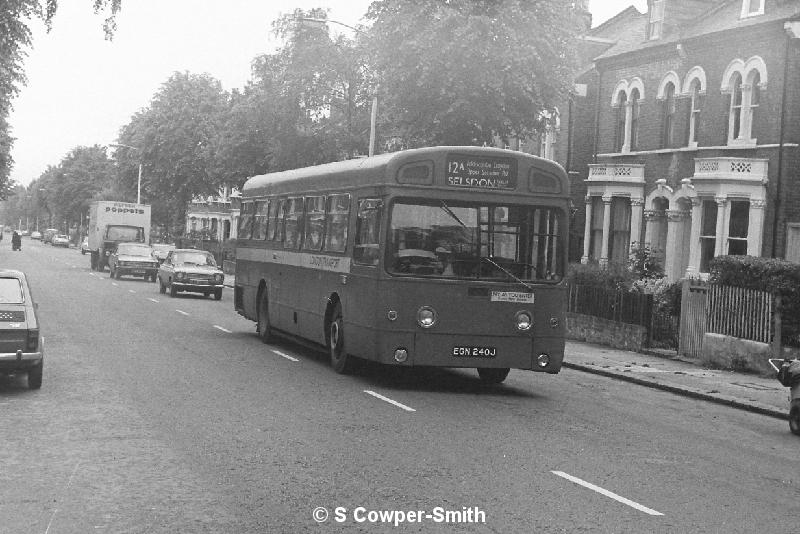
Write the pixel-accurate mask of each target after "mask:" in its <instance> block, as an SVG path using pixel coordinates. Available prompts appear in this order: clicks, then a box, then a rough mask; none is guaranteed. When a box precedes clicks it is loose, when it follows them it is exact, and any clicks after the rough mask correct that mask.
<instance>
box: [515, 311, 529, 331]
mask: <svg viewBox="0 0 800 534" xmlns="http://www.w3.org/2000/svg"><path fill="white" fill-rule="evenodd" d="M515 319H516V321H517V330H519V331H520V332H526V331H528V330H530V329H531V326H533V319H532V318H531V314H530V313H528V312H526V311H520V312H517V315H516V316H515Z"/></svg>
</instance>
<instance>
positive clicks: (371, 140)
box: [296, 17, 378, 157]
mask: <svg viewBox="0 0 800 534" xmlns="http://www.w3.org/2000/svg"><path fill="white" fill-rule="evenodd" d="M296 20H297V21H299V22H314V23H317V24H319V25H320V26H324V25H325V24H327V23H329V22H330V23H332V24H338V25H339V26H344V27H345V28H349V29H351V30H353V31H354V32H356V33H360V34H361V35H366V33H365V32H364V31H363V30H359V29H358V28H356V27H354V26H350V25H349V24H345V23H344V22H339V21H338V20H330V19H317V18H311V17H297V19H296ZM377 120H378V86H377V85H376V86H375V91H374V92H373V93H372V112H371V113H370V119H369V156H370V157H372V156H374V155H375V128H376V123H377Z"/></svg>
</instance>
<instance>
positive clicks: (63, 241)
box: [50, 234, 69, 247]
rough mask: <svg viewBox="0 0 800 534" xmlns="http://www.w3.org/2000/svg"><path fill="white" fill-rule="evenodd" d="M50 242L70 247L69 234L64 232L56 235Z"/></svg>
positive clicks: (54, 244) (55, 245) (58, 245)
mask: <svg viewBox="0 0 800 534" xmlns="http://www.w3.org/2000/svg"><path fill="white" fill-rule="evenodd" d="M50 244H52V245H53V246H54V247H69V236H67V235H64V234H58V235H55V236H53V241H51V243H50Z"/></svg>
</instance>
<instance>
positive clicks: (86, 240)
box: [81, 236, 89, 254]
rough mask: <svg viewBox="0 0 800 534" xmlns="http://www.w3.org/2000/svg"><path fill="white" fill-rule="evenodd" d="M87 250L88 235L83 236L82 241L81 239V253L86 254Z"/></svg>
mask: <svg viewBox="0 0 800 534" xmlns="http://www.w3.org/2000/svg"><path fill="white" fill-rule="evenodd" d="M87 252H89V237H88V236H87V237H84V238H83V241H81V254H86V253H87Z"/></svg>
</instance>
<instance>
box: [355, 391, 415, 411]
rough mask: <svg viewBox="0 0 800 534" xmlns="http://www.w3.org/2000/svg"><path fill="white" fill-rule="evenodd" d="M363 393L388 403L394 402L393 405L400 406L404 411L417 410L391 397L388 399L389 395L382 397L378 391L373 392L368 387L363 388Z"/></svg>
mask: <svg viewBox="0 0 800 534" xmlns="http://www.w3.org/2000/svg"><path fill="white" fill-rule="evenodd" d="M364 393H366V394H367V395H372V396H373V397H375V398H376V399H380V400H382V401H386V402H388V403H389V404H394V405H395V406H397V407H398V408H402V409H403V410H405V411H407V412H416V411H417V410H415V409H414V408H412V407H410V406H406V405H405V404H401V403H399V402H397V401H396V400H392V399H390V398H389V397H384V396H383V395H381V394H380V393H375V392H374V391H370V390H368V389H365V390H364Z"/></svg>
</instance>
